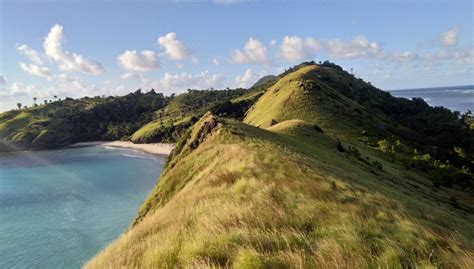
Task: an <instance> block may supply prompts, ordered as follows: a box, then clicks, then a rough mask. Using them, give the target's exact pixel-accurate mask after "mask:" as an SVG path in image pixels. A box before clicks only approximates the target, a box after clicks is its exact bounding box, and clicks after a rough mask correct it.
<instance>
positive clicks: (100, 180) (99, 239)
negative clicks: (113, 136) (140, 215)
mask: <svg viewBox="0 0 474 269" xmlns="http://www.w3.org/2000/svg"><path fill="white" fill-rule="evenodd" d="M164 160H165V159H164V157H160V156H157V155H149V154H145V153H141V152H137V151H133V150H128V149H116V148H104V147H87V148H74V149H62V150H53V151H38V152H27V153H15V154H2V155H0V268H80V267H81V265H83V264H84V262H86V261H87V260H88V259H90V258H91V257H93V256H94V255H95V254H96V253H97V252H98V251H100V250H101V249H102V248H104V247H105V246H106V245H107V244H108V243H110V242H111V241H113V240H114V239H115V238H117V237H118V236H119V235H120V234H121V233H122V232H123V231H124V230H125V229H126V228H127V227H128V226H129V225H130V224H131V222H132V221H133V219H134V217H135V216H136V214H137V211H138V208H139V207H140V205H141V204H142V202H143V201H144V200H145V198H146V197H147V196H148V194H149V193H150V192H151V190H152V189H153V187H154V185H155V184H156V180H157V177H158V176H159V174H160V173H161V170H162V167H163V163H164Z"/></svg>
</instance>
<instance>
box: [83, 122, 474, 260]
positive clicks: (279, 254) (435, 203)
mask: <svg viewBox="0 0 474 269" xmlns="http://www.w3.org/2000/svg"><path fill="white" fill-rule="evenodd" d="M340 147H341V146H340V144H339V143H338V142H337V141H336V140H334V139H333V138H331V137H330V136H328V135H326V134H324V133H322V132H321V131H320V130H319V129H318V128H317V127H316V126H315V125H314V124H313V123H308V122H305V121H304V120H301V119H292V120H286V121H281V122H279V123H277V124H274V125H273V126H271V127H270V128H268V129H262V128H256V127H254V126H250V125H247V124H244V123H241V122H238V121H236V120H231V119H224V118H219V117H215V116H212V115H211V114H206V115H205V116H204V117H203V118H202V119H200V120H199V121H198V122H197V123H196V124H195V125H194V127H193V128H192V129H191V130H190V131H188V132H187V134H186V135H185V136H184V137H183V138H182V139H181V140H180V142H179V143H178V145H177V147H176V149H175V150H174V151H173V153H172V156H170V159H169V161H168V163H167V166H166V168H165V171H164V172H163V174H162V175H161V177H160V180H159V182H158V184H157V186H156V188H155V189H154V190H153V192H152V194H151V195H150V196H149V198H148V199H147V200H146V202H145V203H144V204H143V206H142V207H141V209H140V213H139V215H138V217H137V219H136V222H135V223H134V225H133V227H131V229H129V230H128V231H127V232H126V233H125V234H124V235H122V236H121V237H120V238H119V239H118V240H116V241H115V242H114V243H113V244H111V245H110V246H109V247H107V248H106V249H105V250H103V251H102V252H101V253H99V254H98V255H97V256H96V257H95V258H94V259H92V260H91V261H90V262H89V263H88V264H87V265H86V268H124V267H125V268H130V267H141V268H187V267H195V268H208V267H211V268H212V267H233V268H298V267H303V268H335V267H343V268H364V267H380V268H400V267H420V268H433V267H443V268H472V267H473V266H474V261H473V255H474V244H473V242H474V233H473V231H474V215H473V212H474V211H473V210H474V208H472V204H473V202H474V201H473V198H472V196H470V195H467V194H465V193H463V192H459V191H456V190H453V189H448V188H435V187H433V185H432V184H431V183H430V181H429V180H426V179H425V178H424V177H423V176H422V175H420V174H418V173H416V172H414V171H410V170H406V169H404V168H403V166H402V165H400V164H396V163H393V162H391V161H390V160H389V159H388V158H385V157H386V156H385V155H384V154H380V155H378V154H377V151H374V153H373V154H371V155H363V156H357V155H355V154H353V153H351V151H350V150H348V148H346V150H341V148H340ZM342 147H346V146H342ZM367 157H368V158H369V160H378V161H380V162H381V164H382V167H380V166H378V165H373V164H372V163H371V162H367V161H366V160H367ZM452 195H455V196H456V197H458V201H457V204H456V205H453V203H452V201H451V200H450V197H452ZM461 208H462V209H461Z"/></svg>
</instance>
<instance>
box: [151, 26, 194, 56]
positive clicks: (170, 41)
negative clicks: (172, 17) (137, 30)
mask: <svg viewBox="0 0 474 269" xmlns="http://www.w3.org/2000/svg"><path fill="white" fill-rule="evenodd" d="M158 45H160V46H161V47H162V48H163V49H164V50H165V54H166V55H167V56H168V58H170V59H171V60H174V61H180V60H183V59H184V58H186V57H188V56H191V52H190V51H189V50H188V49H187V48H186V46H185V45H184V44H183V42H181V41H179V40H177V39H176V33H173V32H172V33H168V34H166V35H165V36H160V37H159V38H158Z"/></svg>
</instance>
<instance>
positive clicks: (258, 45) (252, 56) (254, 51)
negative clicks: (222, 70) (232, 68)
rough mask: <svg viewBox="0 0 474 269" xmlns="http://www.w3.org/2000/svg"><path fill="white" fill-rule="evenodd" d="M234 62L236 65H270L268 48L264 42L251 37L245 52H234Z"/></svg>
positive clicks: (246, 44)
mask: <svg viewBox="0 0 474 269" xmlns="http://www.w3.org/2000/svg"><path fill="white" fill-rule="evenodd" d="M232 62H233V63H236V64H268V63H269V61H268V59H267V48H266V47H265V46H264V45H263V44H262V42H260V41H258V40H257V39H255V38H253V37H251V38H250V39H249V40H248V41H247V43H245V46H244V49H243V51H241V50H239V49H237V50H235V51H234V53H233V54H232Z"/></svg>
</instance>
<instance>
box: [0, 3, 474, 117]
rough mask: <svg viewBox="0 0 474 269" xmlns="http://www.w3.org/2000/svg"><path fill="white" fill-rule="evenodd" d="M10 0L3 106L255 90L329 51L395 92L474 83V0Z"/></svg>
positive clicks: (4, 20) (5, 15)
mask: <svg viewBox="0 0 474 269" xmlns="http://www.w3.org/2000/svg"><path fill="white" fill-rule="evenodd" d="M412 2H413V1H408V0H399V1H291V2H283V1H258V2H254V1H244V2H240V1H225V0H221V1H208V2H202V1H192V2H186V1H159V2H158V1H133V2H132V1H118V2H112V1H73V0H70V1H24V0H20V1H8V0H0V23H1V30H0V39H1V47H0V59H1V62H0V98H1V99H0V110H2V111H3V110H7V109H11V108H13V107H15V106H16V103H17V102H22V103H23V104H31V103H32V97H38V99H39V100H43V99H52V96H54V95H57V96H59V97H66V96H70V97H80V96H84V95H92V96H96V95H121V94H125V93H127V92H130V91H134V90H135V89H137V88H142V89H143V90H149V89H150V88H155V90H158V91H162V92H164V93H165V94H170V93H172V92H183V91H184V90H186V89H187V88H210V87H214V88H218V89H219V88H226V87H231V88H232V87H238V86H241V87H247V86H250V85H251V84H252V83H253V82H255V81H256V80H257V79H258V78H259V77H261V76H263V75H266V74H278V73H280V72H282V71H283V70H284V69H285V68H287V67H289V66H292V65H294V64H297V63H299V62H302V61H304V60H315V61H320V60H326V59H329V60H331V61H333V62H336V63H337V64H339V65H341V66H343V67H344V68H345V69H347V70H349V69H350V68H354V74H355V75H357V76H360V77H362V78H363V79H365V80H367V81H371V82H372V83H373V84H374V85H376V86H378V87H380V88H382V89H385V90H394V89H402V88H417V87H431V86H447V85H465V84H474V71H473V67H472V66H473V64H474V45H473V44H474V42H473V36H474V34H473V2H472V1H419V2H418V3H412Z"/></svg>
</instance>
